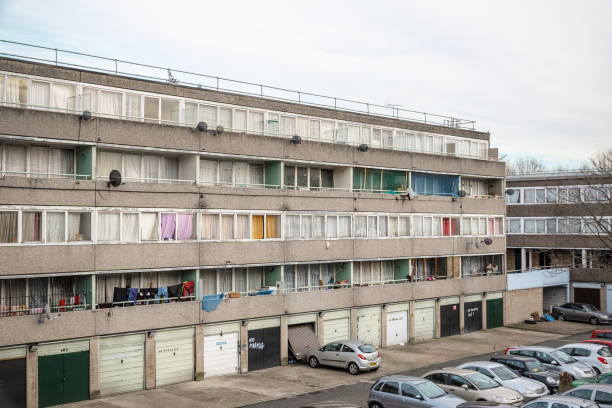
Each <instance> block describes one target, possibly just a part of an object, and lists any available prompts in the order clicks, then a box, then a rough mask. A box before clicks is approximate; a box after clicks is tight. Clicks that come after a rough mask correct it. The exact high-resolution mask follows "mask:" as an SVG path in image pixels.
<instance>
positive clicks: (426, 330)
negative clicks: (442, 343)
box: [414, 300, 436, 342]
mask: <svg viewBox="0 0 612 408" xmlns="http://www.w3.org/2000/svg"><path fill="white" fill-rule="evenodd" d="M435 313H436V308H435V303H434V301H433V300H421V301H418V302H414V341H417V342H418V341H426V340H431V339H433V338H434V333H435Z"/></svg>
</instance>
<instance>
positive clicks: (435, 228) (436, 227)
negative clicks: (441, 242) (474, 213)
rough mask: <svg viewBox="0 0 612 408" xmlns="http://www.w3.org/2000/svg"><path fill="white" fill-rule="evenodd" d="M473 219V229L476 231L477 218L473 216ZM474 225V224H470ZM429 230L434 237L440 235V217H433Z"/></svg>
mask: <svg viewBox="0 0 612 408" xmlns="http://www.w3.org/2000/svg"><path fill="white" fill-rule="evenodd" d="M473 220H475V221H476V229H475V231H478V218H474V219H473ZM472 225H474V224H472ZM431 232H432V235H433V236H434V237H439V236H440V235H442V218H440V217H433V223H432V227H431Z"/></svg>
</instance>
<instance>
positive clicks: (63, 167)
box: [49, 149, 108, 177]
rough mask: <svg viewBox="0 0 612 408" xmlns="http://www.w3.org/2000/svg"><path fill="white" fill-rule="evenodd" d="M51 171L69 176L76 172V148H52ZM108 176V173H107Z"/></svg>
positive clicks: (50, 154) (50, 152)
mask: <svg viewBox="0 0 612 408" xmlns="http://www.w3.org/2000/svg"><path fill="white" fill-rule="evenodd" d="M49 156H50V163H49V173H51V174H58V175H59V174H61V175H62V176H69V175H72V174H74V150H72V149H50V150H49ZM106 176H107V177H108V174H107V175H106Z"/></svg>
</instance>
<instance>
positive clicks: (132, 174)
mask: <svg viewBox="0 0 612 408" xmlns="http://www.w3.org/2000/svg"><path fill="white" fill-rule="evenodd" d="M123 163H124V174H123V176H124V177H125V178H126V179H127V180H129V181H137V180H140V155H139V154H124V155H123Z"/></svg>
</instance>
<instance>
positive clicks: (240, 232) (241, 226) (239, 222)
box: [236, 214, 250, 239]
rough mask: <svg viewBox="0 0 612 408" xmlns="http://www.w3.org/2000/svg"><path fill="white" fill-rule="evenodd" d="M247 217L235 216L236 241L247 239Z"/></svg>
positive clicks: (248, 236) (242, 215) (244, 215)
mask: <svg viewBox="0 0 612 408" xmlns="http://www.w3.org/2000/svg"><path fill="white" fill-rule="evenodd" d="M249 238H250V235H249V216H248V215H246V214H238V215H237V216H236V239H249Z"/></svg>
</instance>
